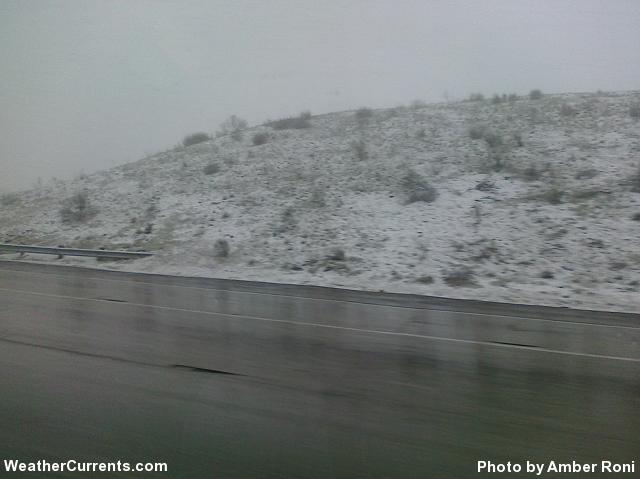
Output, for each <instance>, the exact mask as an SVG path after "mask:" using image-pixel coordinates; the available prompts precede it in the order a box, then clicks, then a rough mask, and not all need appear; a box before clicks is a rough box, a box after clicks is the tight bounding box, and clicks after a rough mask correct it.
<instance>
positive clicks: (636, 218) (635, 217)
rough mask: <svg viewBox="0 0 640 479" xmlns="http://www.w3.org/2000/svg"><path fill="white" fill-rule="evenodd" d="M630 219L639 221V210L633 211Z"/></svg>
mask: <svg viewBox="0 0 640 479" xmlns="http://www.w3.org/2000/svg"><path fill="white" fill-rule="evenodd" d="M631 219H632V220H633V221H640V212H638V213H634V214H633V216H632V217H631Z"/></svg>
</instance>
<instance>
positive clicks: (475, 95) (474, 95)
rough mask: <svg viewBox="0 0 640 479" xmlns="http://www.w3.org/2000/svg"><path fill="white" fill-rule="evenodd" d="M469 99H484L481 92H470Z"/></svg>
mask: <svg viewBox="0 0 640 479" xmlns="http://www.w3.org/2000/svg"><path fill="white" fill-rule="evenodd" d="M469 101H484V95H483V94H482V93H472V94H471V95H470V96H469Z"/></svg>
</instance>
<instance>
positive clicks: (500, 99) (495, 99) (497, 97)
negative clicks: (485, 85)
mask: <svg viewBox="0 0 640 479" xmlns="http://www.w3.org/2000/svg"><path fill="white" fill-rule="evenodd" d="M505 99H506V98H503V97H501V96H500V95H497V94H496V95H493V97H492V98H491V103H493V104H494V105H498V104H500V103H502V102H503V101H504V100H505Z"/></svg>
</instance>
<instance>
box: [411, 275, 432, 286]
mask: <svg viewBox="0 0 640 479" xmlns="http://www.w3.org/2000/svg"><path fill="white" fill-rule="evenodd" d="M415 281H416V283H422V284H432V283H433V276H420V277H418V278H416V280H415Z"/></svg>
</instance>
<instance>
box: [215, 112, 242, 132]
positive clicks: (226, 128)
mask: <svg viewBox="0 0 640 479" xmlns="http://www.w3.org/2000/svg"><path fill="white" fill-rule="evenodd" d="M247 125H248V124H247V120H243V119H242V118H240V117H238V116H236V115H231V116H230V117H229V118H227V119H226V120H225V121H223V122H222V123H221V124H220V131H221V132H222V133H232V132H234V131H238V130H246V129H247Z"/></svg>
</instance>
